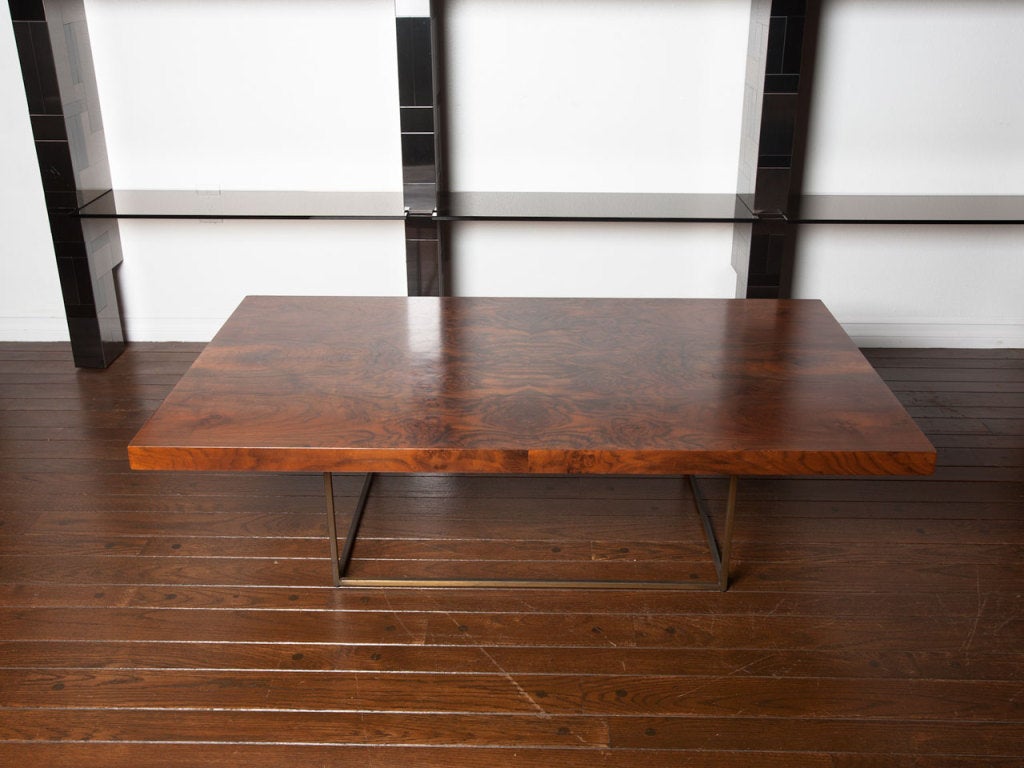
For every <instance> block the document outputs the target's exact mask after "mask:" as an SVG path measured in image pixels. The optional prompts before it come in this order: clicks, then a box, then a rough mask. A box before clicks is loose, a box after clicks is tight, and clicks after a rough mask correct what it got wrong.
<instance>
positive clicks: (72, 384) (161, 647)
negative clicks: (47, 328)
mask: <svg viewBox="0 0 1024 768" xmlns="http://www.w3.org/2000/svg"><path fill="white" fill-rule="evenodd" d="M199 349H200V347H199V346H198V345H185V344H135V345H132V346H131V347H130V348H129V350H128V351H127V352H126V353H125V354H124V355H123V356H122V357H121V358H120V359H119V360H118V361H117V362H116V363H115V364H114V366H113V367H112V368H111V369H109V370H107V371H105V372H90V371H76V370H75V369H74V368H73V367H72V366H71V364H70V362H69V359H70V354H69V351H68V349H67V347H66V345H60V344H54V345H46V344H0V765H4V766H7V765H12V766H26V767H29V766H47V767H51V766H54V767H55V766H75V767H76V768H91V767H93V766H95V767H97V768H99V767H100V766H102V768H116V767H117V766H132V767H133V768H135V767H136V766H195V765H202V764H208V765H216V766H247V767H249V768H263V767H264V766H294V765H313V766H348V765H358V766H362V767H369V766H385V765H388V766H390V765H393V764H394V763H396V762H398V761H402V762H404V763H405V764H408V765H415V766H434V765H445V766H451V765H458V766H470V767H473V766H479V767H480V768H484V767H485V766H486V767H488V768H490V767H491V766H500V765H523V766H545V768H547V767H549V766H569V767H570V768H572V767H574V766H595V765H601V766H629V767H630V768H632V767H633V766H641V765H642V766H651V767H653V768H660V767H661V766H716V767H723V766H724V767H725V768H730V767H736V766H758V767H759V768H760V767H767V768H775V767H779V768H781V767H782V766H785V767H787V768H794V767H795V768H803V767H804V766H814V767H815V768H817V767H818V766H840V767H845V766H850V767H853V766H875V765H878V766H897V767H899V766H914V767H915V768H920V767H922V766H936V767H937V766H943V767H949V766H955V767H956V768H960V767H961V766H962V767H964V768H966V767H967V766H972V767H973V766H998V767H1003V766H1020V765H1022V757H1021V756H1022V755H1024V655H1022V648H1024V611H1022V602H1024V598H1022V595H1024V557H1022V555H1024V353H1022V351H1020V350H1002V351H991V352H989V351H936V350H874V351H870V352H869V357H870V359H871V360H872V361H873V363H874V364H875V365H876V367H877V368H878V369H879V371H880V372H881V374H882V375H883V377H884V378H885V379H886V380H887V381H888V382H889V383H890V385H891V386H892V388H893V389H894V391H896V392H897V394H898V395H899V397H900V398H901V400H902V401H903V402H904V403H905V405H906V406H907V407H908V409H909V410H910V412H911V414H912V415H913V416H914V417H915V418H916V419H917V420H918V422H919V423H920V425H921V426H922V428H923V429H924V430H925V431H926V432H927V433H928V435H929V436H930V437H931V439H932V441H933V442H934V443H935V445H936V447H937V448H938V452H939V464H940V467H939V469H938V471H937V473H936V475H935V476H934V477H933V478H927V479H879V480H874V479H860V480H856V479H826V478H823V479H804V480H794V479H760V480H747V481H744V482H743V483H742V484H741V486H740V506H739V509H738V513H737V529H736V537H735V558H736V563H735V569H734V573H735V581H734V586H733V588H732V590H731V591H730V592H728V593H726V594H717V593H707V594H705V593H672V592H668V591H657V590H656V591H631V590H626V591H600V590H587V591H568V590H511V589H506V590H417V589H391V590H387V591H384V590H374V589H344V590H337V589H334V588H331V587H328V586H326V585H327V584H328V583H329V582H328V579H329V574H328V563H327V546H326V543H325V539H324V530H325V524H324V518H323V511H322V509H323V500H322V497H321V493H322V486H321V479H320V477H319V476H306V475H297V476H273V475H262V476H246V475H228V474H220V475H198V474H193V475H190V474H164V473H132V472H130V471H129V470H128V467H127V460H126V455H125V445H126V443H127V441H128V440H129V438H130V437H131V436H132V435H133V434H134V432H135V431H136V430H137V429H138V427H139V426H140V425H141V424H142V422H143V421H144V420H145V418H146V417H147V415H148V414H149V413H151V412H152V411H153V409H155V407H156V406H157V404H158V403H159V402H160V400H161V398H162V397H163V396H164V395H165V394H166V393H167V392H168V391H169V389H170V388H171V386H173V384H174V382H175V381H176V380H177V379H178V377H179V376H180V375H181V374H182V373H183V372H184V371H185V369H186V368H187V367H188V365H189V363H190V362H191V361H192V360H193V359H194V358H195V356H196V355H197V354H198V352H199ZM705 485H706V487H707V489H708V495H709V496H710V497H711V500H712V507H713V509H715V510H716V511H717V512H718V514H719V516H720V515H721V509H722V505H723V498H722V497H723V495H724V491H725V484H724V483H723V482H722V481H720V480H715V479H711V480H709V481H707V482H706V483H705ZM336 491H337V494H338V503H339V509H340V510H347V509H349V507H350V506H351V504H352V503H354V497H355V495H356V493H357V492H358V478H351V477H341V478H338V479H337V480H336ZM688 502H689V498H688V495H687V492H686V490H685V486H684V485H683V484H682V482H681V481H680V480H678V479H673V478H653V479H628V478H626V479H624V478H604V479H602V478H596V479H579V478H576V479H572V478H489V477H476V478H471V477H441V476H426V477H414V478H409V477H384V478H382V479H381V481H380V482H379V484H378V485H376V486H375V490H374V496H373V498H372V499H371V502H370V506H369V509H368V512H367V518H366V521H365V523H364V538H363V539H361V541H360V543H359V544H358V545H357V548H356V553H355V554H356V559H355V561H354V563H353V571H352V572H353V574H355V573H359V574H364V575H371V574H381V573H403V574H407V575H415V574H430V575H444V574H458V575H481V576H487V577H500V576H522V575H531V576H538V575H540V576H546V577H550V578H575V577H596V578H605V577H607V578H616V577H623V578H633V577H639V578H651V577H654V578H675V577H682V578H691V577H700V578H705V577H707V575H708V571H709V570H710V566H709V565H708V564H707V562H706V560H705V558H706V551H704V549H703V547H702V541H701V538H700V533H699V529H698V527H697V523H696V519H695V517H694V516H693V514H692V513H691V512H690V511H689V509H688V507H687V504H688ZM340 522H341V523H342V524H344V520H342V521H340Z"/></svg>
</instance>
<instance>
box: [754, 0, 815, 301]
mask: <svg viewBox="0 0 1024 768" xmlns="http://www.w3.org/2000/svg"><path fill="white" fill-rule="evenodd" d="M818 18H819V2H818V0H772V10H771V21H770V23H769V32H768V34H769V37H768V46H767V57H766V61H765V72H764V101H763V104H762V110H761V129H760V136H759V140H758V162H757V180H756V184H755V190H754V201H753V209H754V211H755V212H756V213H757V214H758V215H759V216H760V217H761V220H760V221H758V222H757V223H755V224H754V228H753V233H752V236H751V242H750V248H751V250H750V259H749V272H748V274H747V292H746V295H747V296H748V297H750V298H785V297H787V296H789V295H790V292H791V289H792V280H793V268H794V263H793V261H794V255H795V253H796V238H797V231H798V230H797V226H796V225H795V224H794V223H792V222H795V221H796V220H797V219H798V218H799V213H800V211H799V205H800V195H801V191H802V185H803V171H804V155H805V151H806V142H807V123H808V118H809V115H810V98H811V89H812V87H813V74H814V55H815V50H816V48H817V34H818Z"/></svg>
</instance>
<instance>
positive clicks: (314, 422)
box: [129, 296, 934, 475]
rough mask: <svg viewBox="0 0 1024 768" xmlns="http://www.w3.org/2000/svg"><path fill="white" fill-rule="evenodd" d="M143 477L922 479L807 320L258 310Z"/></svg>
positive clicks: (250, 305)
mask: <svg viewBox="0 0 1024 768" xmlns="http://www.w3.org/2000/svg"><path fill="white" fill-rule="evenodd" d="M129 457H130V460H131V464H132V467H133V468H135V469H174V470H227V471H260V470H267V471H280V472H303V471H311V472H408V473H417V472H453V473H528V474H641V475H659V474H694V473H708V474H733V475H765V474H767V475H779V474H783V475H785V474H790V475H806V474H827V475H835V474H849V475H858V474H867V475H872V474H877V475H886V474H927V473H928V472H930V471H931V470H932V468H933V466H934V449H933V448H932V446H931V445H930V443H929V442H928V440H927V439H926V438H925V437H924V436H923V435H922V434H921V432H920V431H919V430H918V428H917V427H916V426H915V425H914V423H913V421H912V420H911V419H910V417H909V416H908V415H907V413H906V411H905V410H904V409H903V407H902V406H901V405H900V404H899V402H898V401H897V400H896V398H895V397H894V396H893V395H892V393H891V392H890V391H889V390H888V389H887V388H886V386H885V384H884V383H883V382H882V381H881V380H880V379H879V378H878V376H877V374H876V373H875V372H874V370H873V369H872V368H871V366H870V365H869V364H868V363H867V361H866V360H865V359H864V358H863V356H862V355H861V354H860V352H859V351H858V350H857V348H856V347H855V346H854V345H853V344H852V342H850V340H849V338H848V337H847V336H846V334H845V333H844V332H843V331H842V329H841V328H840V327H839V326H838V324H837V323H836V322H835V320H834V319H833V318H832V317H831V315H830V314H829V313H828V311H827V310H826V309H825V308H824V306H823V305H821V303H820V302H816V301H768V300H765V301H728V300H669V299H664V300H614V299H470V298H445V299H433V298H413V299H405V298H394V299H391V298H351V297H267V296H258V297H248V298H247V299H245V300H244V301H243V302H242V304H241V305H240V306H239V308H238V309H237V310H236V312H235V313H234V314H233V315H232V316H231V318H230V319H229V320H228V321H227V323H226V324H225V326H224V328H223V329H222V330H221V331H220V333H218V335H217V336H216V338H215V339H214V340H213V341H212V342H211V343H210V345H209V346H208V347H207V348H206V349H205V350H204V351H203V353H202V354H201V355H200V357H199V359H198V360H197V361H196V363H195V364H194V365H193V366H192V368H191V369H190V370H189V372H188V373H187V374H186V375H185V376H184V377H183V378H182V380H181V382H180V383H179V384H178V385H177V386H176V387H175V389H174V390H173V392H172V393H171V394H170V395H169V396H168V398H167V399H166V400H165V402H164V403H163V405H162V406H161V407H160V408H159V409H158V411H157V413H156V414H155V415H154V416H153V417H152V418H151V419H150V421H149V422H148V423H147V424H146V426H145V427H144V428H143V429H142V430H141V431H140V432H139V434H138V435H137V436H136V438H135V439H134V440H133V441H132V443H131V445H130V446H129Z"/></svg>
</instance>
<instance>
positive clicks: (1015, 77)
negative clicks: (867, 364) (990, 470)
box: [794, 0, 1024, 347]
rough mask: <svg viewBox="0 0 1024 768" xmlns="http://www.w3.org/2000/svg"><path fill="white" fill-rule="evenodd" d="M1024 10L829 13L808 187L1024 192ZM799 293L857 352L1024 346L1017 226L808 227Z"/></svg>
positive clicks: (1022, 232)
mask: <svg viewBox="0 0 1024 768" xmlns="http://www.w3.org/2000/svg"><path fill="white" fill-rule="evenodd" d="M1022 40H1024V3H1020V2H1017V1H1016V0H976V1H975V2H971V3H963V2H958V1H957V0H933V1H932V2H929V3H915V2H909V1H908V0H873V2H863V1H862V0H828V2H826V3H824V4H823V13H822V29H821V37H820V40H819V45H818V70H817V73H816V87H815V92H814V95H813V101H812V104H813V105H814V112H813V115H812V118H813V119H812V124H811V130H810V135H809V142H808V160H807V177H806V180H805V191H806V192H808V193H810V194H940V195H957V194H961V195H971V194H990V195H991V194H1017V195H1020V194H1024V138H1022V137H1024V56H1021V41H1022ZM799 242H800V248H799V253H798V269H797V273H796V275H795V281H794V294H795V295H796V296H803V297H815V298H821V299H823V300H824V301H825V303H826V304H827V305H828V306H829V307H830V308H831V310H832V311H833V313H834V314H835V315H836V316H837V317H838V319H839V320H840V322H842V323H843V324H844V325H845V326H846V327H847V330H848V331H849V332H850V333H851V335H853V336H854V338H855V339H856V340H857V341H858V342H860V343H862V344H866V345H867V344H870V345H936V346H987V347H996V346H1024V300H1022V297H1024V267H1022V265H1024V227H1019V226H1012V227H995V226H970V227H951V226H892V225H885V226H870V227H863V226H856V227H855V226H846V225H843V226H815V227H808V228H805V229H804V230H802V234H801V238H800V241H799Z"/></svg>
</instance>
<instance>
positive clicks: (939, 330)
mask: <svg viewBox="0 0 1024 768" xmlns="http://www.w3.org/2000/svg"><path fill="white" fill-rule="evenodd" d="M842 326H843V328H844V329H846V332H847V333H848V334H850V338H852V339H853V340H854V342H856V343H857V345H858V346H860V347H952V348H959V349H1000V348H1019V347H1024V324H1021V323H1006V324H992V323H842Z"/></svg>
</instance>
